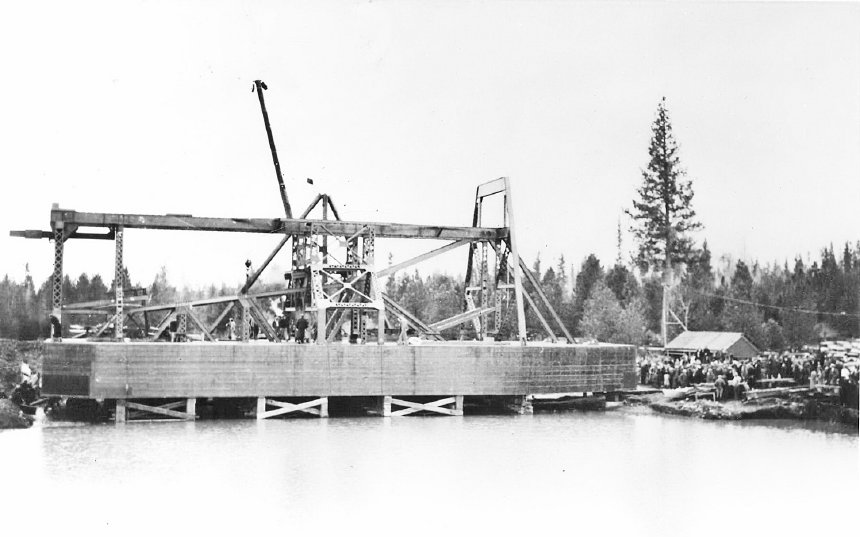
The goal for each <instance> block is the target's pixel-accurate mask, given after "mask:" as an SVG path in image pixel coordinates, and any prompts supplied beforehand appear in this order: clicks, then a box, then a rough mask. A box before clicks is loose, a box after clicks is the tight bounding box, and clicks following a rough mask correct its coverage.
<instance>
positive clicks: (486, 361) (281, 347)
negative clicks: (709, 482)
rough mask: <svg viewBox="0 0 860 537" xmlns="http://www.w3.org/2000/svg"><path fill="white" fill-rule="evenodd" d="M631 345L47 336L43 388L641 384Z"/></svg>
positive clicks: (166, 392)
mask: <svg viewBox="0 0 860 537" xmlns="http://www.w3.org/2000/svg"><path fill="white" fill-rule="evenodd" d="M636 378H637V377H636V369H635V348H634V347H632V346H627V345H589V346H580V345H551V344H534V345H528V346H521V345H518V344H508V343H505V344H480V343H473V344H470V343H460V342H458V343H433V344H425V345H416V346H403V345H383V346H378V345H340V344H332V345H297V344H274V343H246V344H242V343H226V342H220V343H143V342H141V343H109V342H99V343H93V342H71V341H65V342H57V343H47V344H46V356H45V359H44V364H43V387H42V394H43V395H50V396H61V397H82V398H89V399H132V398H136V399H137V398H171V397H182V398H200V397H259V396H283V397H309V396H380V395H404V396H405V395H440V394H456V395H524V394H531V393H565V392H604V391H614V390H621V389H632V388H635V386H636Z"/></svg>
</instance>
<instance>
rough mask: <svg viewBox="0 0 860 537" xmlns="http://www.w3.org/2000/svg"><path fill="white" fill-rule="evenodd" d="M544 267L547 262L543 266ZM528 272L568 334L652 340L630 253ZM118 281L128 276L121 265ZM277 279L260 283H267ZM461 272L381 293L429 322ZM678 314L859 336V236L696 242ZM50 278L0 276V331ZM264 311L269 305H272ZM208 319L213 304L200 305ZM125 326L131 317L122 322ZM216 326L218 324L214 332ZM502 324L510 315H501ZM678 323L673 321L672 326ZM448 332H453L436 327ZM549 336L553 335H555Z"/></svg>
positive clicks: (792, 338)
mask: <svg viewBox="0 0 860 537" xmlns="http://www.w3.org/2000/svg"><path fill="white" fill-rule="evenodd" d="M547 265H551V266H547ZM532 272H533V274H534V275H535V276H537V277H538V278H539V279H540V282H541V286H542V287H543V289H544V290H545V292H546V294H547V296H548V298H549V301H550V303H551V304H552V305H553V307H554V308H555V309H556V311H557V312H559V314H560V316H561V318H562V320H563V321H564V323H565V324H566V325H567V326H568V328H570V329H571V330H572V332H573V334H574V336H576V337H585V338H594V339H597V340H599V341H605V342H611V343H631V344H637V345H642V344H657V343H658V340H659V334H660V314H661V300H662V283H661V280H660V277H659V275H657V274H653V273H652V274H644V275H643V274H641V273H640V272H639V271H638V270H637V269H636V268H635V264H634V263H633V260H626V261H625V260H623V259H622V257H621V253H620V250H619V256H618V258H617V259H616V260H615V261H614V262H613V263H612V264H610V265H606V264H604V263H603V262H601V260H600V259H598V258H597V256H595V255H589V256H588V257H586V259H584V260H583V261H582V262H581V263H580V264H579V266H578V267H575V266H569V265H568V263H567V262H566V260H565V258H564V256H561V257H560V258H559V259H557V260H554V262H553V263H544V261H543V260H541V259H540V257H539V256H538V258H537V259H535V260H534V261H533V264H532ZM125 281H127V282H132V281H134V282H135V286H136V287H140V286H141V282H140V281H139V280H133V279H132V277H131V275H129V274H128V271H127V270H126V275H125ZM144 286H145V287H147V289H148V291H149V293H150V296H151V303H154V304H160V303H171V302H178V301H187V300H195V299H199V298H206V297H210V296H220V295H229V294H235V293H236V292H237V291H238V289H239V288H240V287H241V283H239V282H237V284H236V285H233V286H230V285H226V284H222V285H221V286H220V287H219V286H216V285H210V286H208V287H205V288H189V287H183V288H181V289H178V288H176V287H175V286H174V285H172V284H171V283H170V279H169V274H168V271H167V269H166V268H162V270H161V271H160V273H159V274H157V275H156V276H155V278H154V280H152V281H151V282H150V283H149V284H147V285H144ZM277 288H278V284H261V285H260V289H261V290H274V289H277ZM463 289H464V279H463V277H462V276H459V275H458V276H452V275H449V274H445V273H434V274H430V275H422V274H421V273H420V272H419V271H418V270H414V271H410V272H401V273H398V274H394V275H392V276H390V277H389V278H388V280H387V281H386V283H385V291H386V292H387V293H388V294H389V295H390V296H391V297H392V298H394V300H395V301H397V302H399V303H400V304H402V305H403V306H404V307H405V308H407V309H408V310H409V311H411V312H413V313H415V314H417V315H418V316H419V317H420V318H421V319H425V320H428V321H430V322H435V321H439V320H442V319H445V318H448V317H451V316H453V315H455V314H457V313H460V312H461V311H463V294H464V293H463ZM113 291H114V282H113V281H111V282H109V283H108V282H105V281H104V279H103V278H102V277H101V275H99V274H95V275H92V276H90V275H87V274H80V275H79V276H78V277H77V278H74V279H72V278H70V277H69V276H68V275H67V276H65V278H64V280H63V296H64V301H65V302H66V303H74V302H85V301H91V300H106V299H109V298H110V297H111V296H112V295H113ZM678 297H679V300H678V306H679V307H678V308H676V310H677V312H678V313H679V316H684V315H686V317H687V319H686V320H687V327H688V328H689V329H690V330H726V331H733V332H743V333H744V334H745V335H746V336H747V337H749V338H750V339H751V340H752V341H753V342H754V343H755V344H756V345H757V346H759V348H761V349H763V350H764V349H768V350H783V349H789V348H798V347H800V346H802V345H804V344H811V343H816V342H817V341H819V340H820V339H821V338H834V337H840V338H851V337H858V336H860V318H858V315H857V312H858V297H860V242H858V243H857V244H854V245H851V244H845V245H844V246H843V247H842V248H841V249H839V250H836V249H835V248H834V247H833V246H832V245H828V246H826V247H824V248H823V249H822V250H821V253H820V258H819V259H815V260H812V261H811V262H810V260H806V261H804V260H803V259H802V258H801V257H799V256H798V257H796V258H795V259H794V260H793V262H792V263H789V262H788V261H786V262H784V263H782V264H766V265H762V264H760V263H759V262H758V261H752V262H747V261H744V260H733V259H731V258H730V257H728V256H721V257H720V258H719V259H717V260H714V259H713V258H712V253H711V252H710V250H709V249H708V246H707V242H705V243H704V244H703V246H702V248H701V249H700V251H699V253H698V255H697V256H696V258H695V259H694V260H693V262H692V263H690V264H689V265H688V266H687V267H686V270H685V271H684V274H683V276H682V277H681V278H680V283H679V285H678ZM50 300H51V280H50V278H48V279H46V280H45V281H44V282H42V283H41V284H40V285H38V286H37V285H35V282H34V281H33V279H32V277H31V276H30V274H29V271H27V272H26V274H25V276H24V279H23V281H21V282H17V281H15V280H12V279H10V278H9V276H8V275H6V276H5V277H4V278H3V280H2V281H0V338H9V339H38V338H44V337H47V336H48V333H49V323H48V314H49V311H50ZM270 309H271V311H273V312H274V311H276V305H275V304H272V306H271V307H270ZM201 310H202V311H201V314H202V317H203V318H204V319H205V320H206V321H207V322H211V321H213V320H214V319H215V317H216V316H217V315H218V311H217V308H201ZM526 311H527V326H528V329H529V332H530V334H532V335H533V337H536V338H539V337H542V330H541V328H540V324H539V322H538V320H537V318H536V317H534V316H533V315H531V314H530V312H529V310H528V309H527V310H526ZM100 320H101V319H100V318H99V317H97V316H83V315H79V316H76V317H74V318H71V316H66V319H64V321H65V324H66V325H67V326H66V327H65V328H66V329H68V323H75V324H80V325H83V326H95V325H96V324H98V322H99V321H100ZM131 326H132V327H133V326H134V325H131ZM223 328H224V327H219V329H221V330H223ZM506 328H507V329H508V330H509V329H510V316H508V318H507V321H506ZM679 330H680V328H679V327H678V326H673V332H672V334H676V333H678V331H679ZM445 335H447V336H448V337H457V330H453V331H451V332H450V333H447V334H445ZM557 335H561V334H560V333H559V334H557Z"/></svg>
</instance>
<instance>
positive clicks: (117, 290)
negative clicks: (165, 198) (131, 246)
mask: <svg viewBox="0 0 860 537" xmlns="http://www.w3.org/2000/svg"><path fill="white" fill-rule="evenodd" d="M123 235H124V229H123V227H122V226H116V227H115V228H114V244H115V245H116V256H115V258H114V261H115V263H114V277H113V281H114V297H115V301H116V316H115V317H114V323H113V337H114V338H115V339H122V337H123V325H124V321H125V318H124V317H125V313H124V312H123V306H124V304H123V299H124V297H123V288H124V287H125V281H124V278H123V272H124V271H123V263H122V249H123Z"/></svg>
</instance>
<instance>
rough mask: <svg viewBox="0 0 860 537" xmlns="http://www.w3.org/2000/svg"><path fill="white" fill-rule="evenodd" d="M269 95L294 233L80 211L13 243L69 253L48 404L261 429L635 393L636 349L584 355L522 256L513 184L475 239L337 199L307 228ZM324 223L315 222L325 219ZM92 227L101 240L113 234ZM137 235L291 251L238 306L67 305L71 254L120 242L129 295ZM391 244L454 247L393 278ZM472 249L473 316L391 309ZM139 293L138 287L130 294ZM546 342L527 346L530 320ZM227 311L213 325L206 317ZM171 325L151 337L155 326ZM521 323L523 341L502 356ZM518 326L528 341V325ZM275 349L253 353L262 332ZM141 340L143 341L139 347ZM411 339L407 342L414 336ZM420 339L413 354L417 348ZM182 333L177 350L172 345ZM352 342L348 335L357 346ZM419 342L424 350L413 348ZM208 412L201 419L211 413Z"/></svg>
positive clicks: (46, 369) (125, 300)
mask: <svg viewBox="0 0 860 537" xmlns="http://www.w3.org/2000/svg"><path fill="white" fill-rule="evenodd" d="M264 89H266V85H265V84H264V83H263V82H262V81H259V80H257V81H255V82H254V90H255V91H256V92H257V95H258V97H259V101H260V107H261V110H262V114H263V120H264V125H265V128H266V133H267V136H268V141H269V146H270V149H271V152H272V157H273V161H274V165H275V172H276V175H277V179H278V185H279V188H280V193H281V199H282V202H283V205H284V218H250V219H249V218H209V217H194V216H190V215H145V214H116V213H92V212H78V211H73V210H68V209H62V208H60V207H59V206H58V205H56V204H55V205H54V206H53V208H52V209H51V216H50V226H51V227H50V230H49V231H41V230H27V231H12V232H11V235H13V236H20V237H26V238H37V239H41V238H47V239H50V240H52V241H53V243H54V271H53V279H52V313H51V317H52V324H53V326H54V337H53V338H52V340H51V341H49V342H47V343H46V354H45V357H44V361H43V366H42V392H41V393H42V396H47V397H60V398H75V399H88V400H92V401H94V402H97V403H98V404H99V405H100V406H102V407H103V408H106V409H109V410H110V411H112V412H113V416H114V418H115V420H116V421H117V422H118V423H121V422H126V421H135V420H151V419H153V418H155V419H168V420H193V419H196V418H197V417H198V414H201V415H202V414H203V413H201V412H199V410H200V406H203V405H212V404H217V403H218V402H219V401H226V400H229V401H240V402H241V404H243V405H245V406H246V407H249V408H251V410H250V413H253V414H254V415H255V416H256V418H257V419H263V418H271V417H275V416H282V415H288V414H294V413H297V414H301V415H308V414H313V415H316V416H320V417H328V415H329V403H330V402H331V403H332V404H333V408H343V407H345V406H349V405H350V404H351V402H353V401H359V400H360V401H363V402H367V401H370V402H371V406H372V407H373V408H375V409H376V411H377V412H378V413H379V414H381V415H383V416H398V415H407V414H412V413H424V414H426V413H435V414H447V415H462V414H463V409H464V400H466V399H471V400H473V401H476V402H477V401H481V402H483V403H486V402H487V401H490V402H493V403H494V404H495V403H498V404H497V405H495V406H496V407H497V408H498V407H508V408H513V409H514V410H516V411H519V412H523V411H528V408H529V403H528V401H529V396H530V395H532V394H560V393H566V394H569V393H589V392H591V393H594V392H613V391H619V390H622V389H632V388H635V383H636V372H635V348H634V347H631V346H627V345H606V344H589V345H584V344H576V343H574V339H573V338H572V337H571V334H570V333H569V332H568V330H567V328H566V327H565V326H564V324H563V323H562V321H561V319H560V318H559V316H558V314H557V313H556V312H555V311H554V310H553V308H552V306H551V305H550V302H549V300H547V297H546V295H545V294H544V293H543V291H542V290H541V287H540V284H539V282H538V280H537V278H535V276H534V275H533V274H532V272H531V271H530V270H528V268H527V266H526V264H525V263H524V262H523V260H522V258H521V257H520V255H519V252H518V250H517V240H516V234H515V228H514V211H513V204H512V201H513V200H512V197H511V184H510V181H509V180H508V179H507V178H504V177H503V178H499V179H495V180H493V181H489V182H487V183H484V184H481V185H479V186H478V187H477V191H476V194H475V204H474V213H473V217H472V226H470V227H452V226H440V225H415V224H394V223H382V222H355V221H348V220H342V219H341V218H340V214H339V213H338V210H337V208H336V206H335V204H334V203H333V201H332V199H331V197H330V196H329V195H328V194H318V195H317V196H316V198H315V199H314V200H313V202H312V203H311V204H310V205H309V206H308V207H307V209H305V210H304V211H303V212H302V213H301V215H300V216H299V217H298V218H295V217H294V216H293V212H292V208H291V205H290V202H289V198H288V196H287V191H286V188H285V186H284V181H283V177H282V174H281V168H280V163H279V161H278V156H277V151H276V149H275V143H274V138H273V135H272V130H271V126H270V123H269V118H268V113H267V111H266V106H265V101H264V98H263V90H264ZM491 196H497V197H501V198H502V202H503V203H502V207H503V215H502V216H503V219H502V222H503V226H502V227H483V226H482V217H483V209H484V201H485V200H486V199H487V198H489V197H491ZM314 211H316V212H321V213H322V217H321V218H308V216H309V215H311V214H312V212H314ZM91 228H100V229H101V230H102V231H100V232H99V231H97V230H93V229H91ZM126 229H153V230H194V231H208V232H221V233H225V232H232V233H267V234H276V235H278V236H280V241H279V242H278V244H277V245H276V246H275V247H274V249H273V250H272V252H271V253H270V254H269V256H268V257H267V258H266V259H265V260H264V261H263V262H262V263H260V264H259V265H258V266H257V268H256V270H250V266H251V265H250V264H247V265H248V267H249V271H248V275H247V278H246V283H245V284H244V286H243V287H242V288H241V290H240V291H239V292H238V293H237V294H235V295H229V296H220V297H212V298H207V299H203V300H195V301H189V302H181V303H171V304H151V303H148V301H147V299H148V298H149V297H148V296H147V295H146V291H145V290H143V292H135V291H137V290H133V289H129V288H124V287H125V286H124V285H121V284H119V283H117V285H115V286H114V287H115V295H114V296H112V297H111V298H110V299H108V300H104V301H97V302H89V303H78V304H64V302H63V294H62V282H63V252H64V249H65V246H66V243H67V241H69V240H70V239H97V240H111V241H113V242H114V246H115V267H116V274H115V281H116V282H122V281H123V273H124V265H123V234H124V232H125V230H126ZM386 238H407V239H433V240H436V241H448V242H447V244H445V245H443V246H441V247H439V248H436V249H434V250H431V251H428V252H426V253H424V254H422V255H419V256H416V257H414V258H412V259H409V260H407V261H404V262H402V263H398V264H396V265H393V266H388V267H386V268H382V269H379V268H377V265H376V263H375V258H374V251H375V244H376V241H377V240H380V239H386ZM288 243H289V247H288V248H287V251H288V252H291V269H290V271H289V272H288V273H287V274H286V275H285V279H284V285H283V288H281V289H278V290H274V291H267V292H254V290H253V286H254V284H255V282H257V280H258V279H259V277H260V275H261V273H262V272H263V271H264V270H265V269H266V267H267V266H268V265H269V264H270V263H271V261H272V260H273V259H275V257H276V256H278V254H280V253H281V252H282V251H284V249H285V247H287V244H288ZM459 247H466V249H468V256H467V265H466V277H465V280H466V281H465V286H464V290H465V296H464V297H462V298H463V304H464V307H463V309H464V311H463V312H462V313H460V314H458V315H456V316H454V317H452V318H450V319H446V320H442V321H439V322H435V323H426V322H424V321H422V320H421V319H419V318H418V317H416V316H415V315H414V314H413V313H411V312H409V311H407V310H406V309H405V308H403V307H402V306H401V305H400V304H398V303H397V302H395V301H394V300H393V299H392V298H391V297H389V296H387V295H386V294H385V293H384V292H383V291H382V289H381V288H380V285H379V278H381V277H384V276H388V275H393V273H394V272H395V271H397V270H400V269H403V268H406V267H409V266H412V265H415V264H417V263H420V262H422V261H425V260H427V259H430V258H432V257H434V256H437V255H439V254H442V253H444V252H448V251H450V250H453V249H455V248H459ZM128 283H129V282H125V284H126V285H128ZM272 298H278V299H280V300H281V305H282V307H283V309H284V310H285V311H287V312H290V314H292V315H300V314H301V313H303V312H307V314H308V315H309V316H310V317H311V324H312V325H313V327H314V330H313V331H312V333H314V338H313V339H314V341H313V342H312V344H297V343H296V342H294V341H290V340H289V339H288V336H287V337H285V336H284V335H283V333H282V332H280V331H279V330H278V329H277V327H273V326H272V321H271V319H270V315H271V314H270V313H267V309H266V308H264V307H263V306H261V304H260V301H261V300H271V299H272ZM526 305H527V306H528V307H529V308H530V310H531V311H532V312H533V314H534V316H535V318H537V320H538V321H539V322H540V324H541V326H542V328H543V330H544V331H545V332H546V338H545V339H544V340H543V341H542V342H533V341H527V338H526V317H525V306H526ZM214 306H218V307H220V308H221V311H220V314H219V315H218V317H217V318H216V320H215V321H214V322H212V323H208V324H207V323H205V322H204V321H203V320H202V318H201V316H200V315H199V309H198V311H197V312H195V308H201V307H214ZM92 314H98V315H101V316H102V319H103V321H102V322H101V323H100V325H99V326H98V327H97V328H96V329H95V330H94V331H92V332H91V333H89V334H87V336H86V337H81V338H65V339H64V338H62V337H60V336H61V334H62V332H61V326H62V323H63V322H64V321H65V322H67V321H68V318H69V317H70V316H74V315H92ZM231 314H232V315H233V316H235V317H236V318H238V322H237V323H236V326H237V328H238V334H237V339H236V340H235V341H232V340H231V341H219V340H217V339H216V337H215V336H214V335H213V333H214V332H215V330H216V328H217V327H218V326H220V325H222V324H223V323H224V321H225V319H226V318H227V316H228V315H231ZM153 315H155V316H157V317H156V320H157V322H156V323H152V325H150V316H153ZM508 316H510V317H511V321H512V322H511V332H512V334H511V337H510V338H509V339H510V341H502V340H501V339H502V337H501V336H502V334H503V331H502V330H501V328H502V326H503V322H504V319H506V318H508ZM514 317H515V319H516V322H515V327H514V326H513V325H514V323H513V318H514ZM252 320H253V323H254V324H255V325H256V326H258V327H259V329H260V331H261V334H262V335H264V336H265V338H266V339H267V340H268V341H267V342H262V341H257V340H252V339H251V334H250V328H249V327H250V326H251V325H252V323H251V321H252ZM130 324H135V325H138V326H140V327H141V328H142V330H140V331H138V332H139V333H142V334H143V335H144V338H142V339H131V338H129V337H127V332H129V333H130V331H127V329H126V328H127V327H128V326H129V325H130ZM464 324H468V325H471V327H470V330H473V331H474V340H472V341H446V340H445V339H444V338H443V337H442V335H441V331H442V330H445V329H448V328H452V327H456V326H458V325H464ZM397 327H400V328H399V329H398V328H397ZM407 328H408V329H409V331H410V333H412V332H414V333H416V334H418V337H413V338H410V339H409V340H407V338H406V337H404V335H405V334H406V333H407V332H406V330H407ZM168 330H169V331H170V333H171V337H170V338H169V340H168V341H164V340H163V337H162V336H163V334H165V332H166V331H168ZM344 334H348V336H347V337H344ZM410 343H412V344H410ZM198 401H201V404H200V405H198Z"/></svg>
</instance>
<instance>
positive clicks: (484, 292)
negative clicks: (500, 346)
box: [478, 241, 490, 341]
mask: <svg viewBox="0 0 860 537" xmlns="http://www.w3.org/2000/svg"><path fill="white" fill-rule="evenodd" d="M487 255H488V253H487V243H486V241H484V242H482V243H481V308H482V309H486V308H487V306H488V305H489V303H490V300H489V298H490V297H489V296H488V293H489V292H490V289H489V282H488V281H487V280H488V279H489V270H488V269H489V264H488V261H487ZM487 319H488V316H487V314H484V315H481V333H480V334H479V335H478V340H479V341H481V340H483V339H484V336H486V335H487V332H488V330H487Z"/></svg>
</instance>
